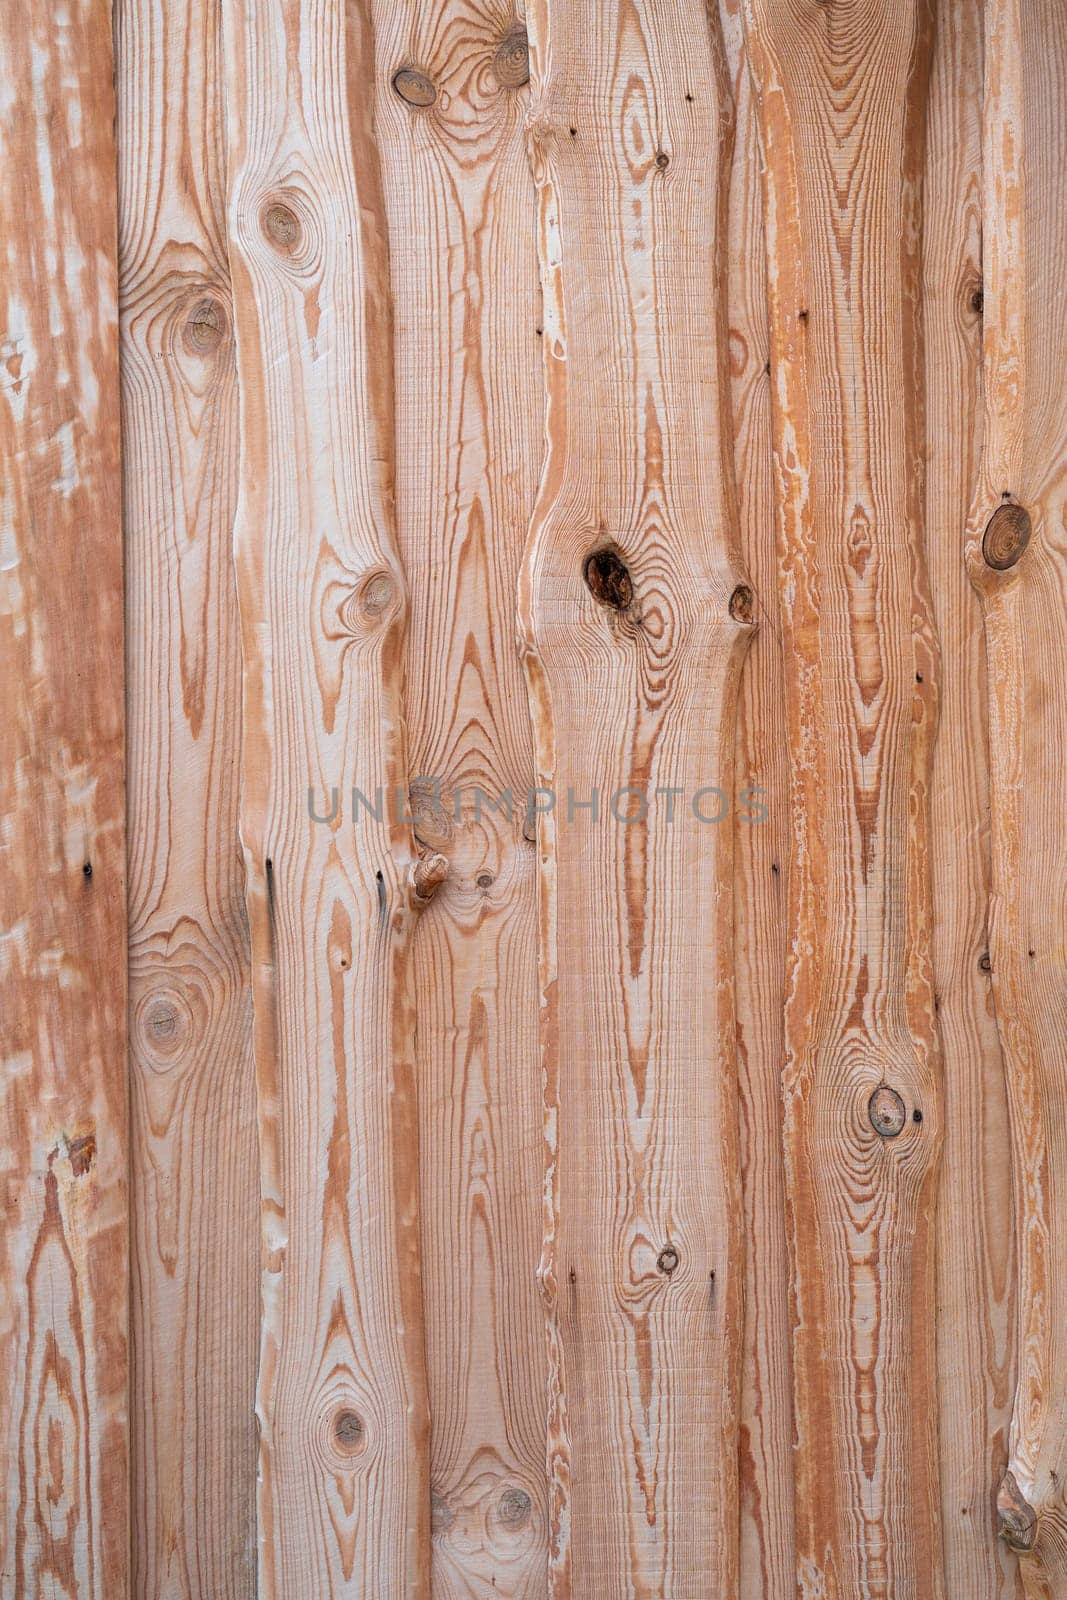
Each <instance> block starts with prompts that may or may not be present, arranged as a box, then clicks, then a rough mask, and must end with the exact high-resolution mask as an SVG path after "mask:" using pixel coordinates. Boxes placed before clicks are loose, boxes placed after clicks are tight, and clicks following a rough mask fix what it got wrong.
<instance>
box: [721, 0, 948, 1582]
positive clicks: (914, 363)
mask: <svg viewBox="0 0 1067 1600" xmlns="http://www.w3.org/2000/svg"><path fill="white" fill-rule="evenodd" d="M745 18H746V37H747V40H748V44H749V49H750V52H751V59H752V64H753V70H754V72H755V76H756V80H757V83H758V86H759V94H760V115H761V125H762V133H763V144H764V149H765V153H766V184H765V207H766V212H765V221H766V229H767V256H768V303H769V307H770V319H771V329H772V337H771V362H772V372H771V381H772V393H773V397H774V410H773V423H772V426H773V444H774V465H775V480H776V498H777V511H778V525H779V542H780V556H779V585H780V593H781V601H782V605H781V616H782V626H783V640H784V659H785V683H786V704H787V713H788V730H789V747H790V762H791V772H792V833H793V838H792V851H791V861H790V879H789V935H790V957H789V971H788V988H787V993H786V1007H785V1038H786V1067H785V1078H784V1092H785V1148H786V1171H787V1205H788V1209H789V1223H790V1234H791V1267H792V1282H791V1291H790V1292H791V1295H792V1297H793V1309H794V1324H795V1342H794V1390H795V1408H796V1412H795V1421H796V1430H797V1445H798V1449H797V1457H796V1471H797V1496H796V1514H797V1522H796V1539H797V1578H798V1589H799V1592H800V1593H801V1594H803V1595H805V1596H808V1595H819V1596H820V1600H823V1597H824V1600H851V1597H852V1596H855V1595H864V1596H866V1597H869V1600H936V1597H940V1596H941V1595H942V1594H943V1592H944V1591H943V1584H942V1565H943V1564H942V1560H941V1531H940V1521H939V1482H938V1461H937V1437H936V1393H935V1386H936V1369H935V1364H934V1351H935V1345H934V1321H933V1317H932V1315H931V1312H932V1307H933V1304H934V1293H935V1279H934V1266H935V1259H934V1244H935V1235H934V1208H935V1202H936V1185H937V1169H938V1154H939V1147H940V1141H941V1111H940V1087H941V1074H940V1063H939V1059H938V1047H937V1030H936V1023H935V1016H934V989H933V974H932V967H931V948H930V941H931V926H930V925H931V908H930V862H929V828H928V814H929V787H930V758H931V749H932V742H933V736H934V731H935V724H936V715H937V670H938V661H937V645H936V639H935V636H934V629H933V620H932V615H931V605H930V598H929V590H928V582H927V575H926V572H925V567H924V549H923V510H924V507H923V474H922V453H923V446H924V439H923V426H922V425H923V415H922V405H921V385H922V380H923V365H922V344H921V319H920V308H919V295H920V266H921V262H920V253H919V252H920V246H921V226H922V210H921V200H922V183H921V179H922V168H923V161H924V138H923V129H924V109H925V95H926V81H925V79H926V72H927V68H928V64H929V50H930V36H929V35H930V26H929V23H930V19H929V16H928V13H927V10H926V7H925V4H924V3H923V0H891V3H889V4H886V5H884V6H880V7H878V8H877V9H873V8H871V7H869V6H867V5H866V4H864V3H860V0H840V3H835V4H834V5H833V6H832V7H825V6H823V7H814V6H810V5H806V4H803V5H802V4H799V3H793V0H791V3H787V4H781V3H775V4H771V3H770V0H745Z"/></svg>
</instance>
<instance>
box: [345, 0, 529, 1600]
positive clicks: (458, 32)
mask: <svg viewBox="0 0 1067 1600" xmlns="http://www.w3.org/2000/svg"><path fill="white" fill-rule="evenodd" d="M374 15H375V24H376V25H375V40H376V50H377V60H378V71H377V96H378V106H377V112H376V126H377V129H378V134H379V138H380V140H381V145H382V169H383V182H384V188H385V195H386V203H387V210H388V217H389V228H390V237H391V240H392V244H393V248H392V250H391V268H392V284H393V306H394V343H395V365H396V386H397V397H396V433H397V525H398V529H397V531H398V538H399V542H400V553H401V557H402V559H403V563H404V569H405V572H406V574H407V577H408V584H409V589H410V621H409V627H408V649H407V673H406V692H405V720H406V723H407V729H408V743H409V770H410V772H411V775H412V780H413V783H412V787H413V790H414V794H413V805H412V814H413V815H414V816H415V818H416V822H415V832H416V835H417V837H418V839H419V840H420V842H421V843H422V845H423V846H424V847H425V848H427V849H440V850H443V851H445V853H446V854H447V856H448V858H449V862H450V868H451V870H450V874H449V879H448V882H447V883H446V884H445V885H443V886H442V888H441V889H440V890H439V892H438V894H437V896H436V897H435V899H434V902H433V904H432V906H430V907H429V908H428V909H427V910H426V912H425V913H424V914H423V916H422V917H421V918H420V923H419V929H418V935H417V938H416V941H415V951H414V956H415V991H416V1010H417V1016H418V1041H417V1042H418V1055H417V1074H418V1082H419V1126H420V1181H421V1206H420V1215H421V1220H422V1241H423V1290H424V1304H425V1321H426V1341H427V1361H428V1369H429V1388H430V1410H431V1416H432V1419H433V1429H432V1440H431V1485H430V1487H431V1500H432V1518H433V1556H434V1559H433V1592H434V1595H435V1596H437V1597H439V1600H469V1597H470V1596H472V1595H482V1594H486V1595H489V1594H492V1595H494V1596H498V1597H499V1600H508V1597H516V1600H518V1597H523V1600H539V1597H541V1600H543V1596H544V1593H545V1587H546V1583H547V1570H546V1539H547V1534H546V1520H545V1499H546V1494H545V1364H546V1363H545V1334H544V1311H543V1307H542V1305H541V1302H540V1297H539V1295H538V1292H537V1279H536V1269H537V1259H538V1254H539V1251H540V1241H541V1188H542V1154H541V1149H542V1147H541V1082H540V1073H539V1071H538V1058H537V923H536V912H537V905H536V893H537V890H536V857H535V852H534V848H533V846H532V844H531V843H530V842H529V841H528V840H527V839H526V838H524V836H523V825H524V808H525V803H526V794H527V791H528V790H529V788H530V787H531V785H532V784H533V781H534V777H533V749H532V740H531V734H530V722H529V716H528V714H527V706H526V694H525V689H524V685H523V679H522V667H521V664H520V662H519V659H518V655H517V652H516V650H515V585H516V580H517V576H518V570H519V564H520V561H521V559H522V551H523V546H524V543H525V538H526V530H527V526H528V524H529V519H530V511H531V508H532V506H533V500H534V494H535V491H536V487H537V473H538V470H539V468H540V464H541V455H542V450H543V438H544V395H543V387H542V382H541V346H540V340H539V338H538V334H537V328H538V322H539V319H540V314H541V304H540V294H539V292H538V284H537V252H536V239H535V221H536V215H535V206H534V189H533V181H532V178H531V176H530V167H529V160H528V156H527V149H526V135H525V126H524V119H525V113H526V109H527V105H528V91H527V89H526V87H525V82H526V77H527V75H528V71H529V66H528V59H527V53H526V37H525V32H524V31H523V29H522V27H521V25H519V24H517V22H516V20H515V17H514V15H513V14H512V12H511V11H510V9H509V8H508V7H506V6H502V5H501V4H499V3H498V0H420V3H419V4H408V3H405V4H398V3H396V0H376V3H375V6H374ZM413 67H417V68H418V69H419V71H420V72H421V73H422V74H423V76H424V79H425V81H426V83H427V84H429V85H430V86H431V88H432V90H433V92H434V99H433V101H432V103H431V104H430V105H428V106H423V105H419V104H412V102H411V101H410V99H405V98H404V92H406V91H405V80H403V79H397V81H396V83H395V85H394V78H395V75H396V74H397V73H398V71H401V70H403V69H409V70H410V69H412V68H413ZM425 97H426V96H425V95H423V98H425ZM509 794H510V795H511V796H512V802H513V803H512V807H511V815H510V817H509V816H508V815H507V814H506V811H505V810H503V809H501V810H494V809H493V807H494V806H495V805H496V803H497V802H498V801H499V802H500V804H501V806H502V807H503V806H505V805H506V801H505V800H503V799H501V797H503V796H507V795H509Z"/></svg>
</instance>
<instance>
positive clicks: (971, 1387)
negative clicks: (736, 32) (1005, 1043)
mask: <svg viewBox="0 0 1067 1600" xmlns="http://www.w3.org/2000/svg"><path fill="white" fill-rule="evenodd" d="M981 117H982V8H981V7H980V6H976V5H974V4H973V3H972V0H942V3H941V5H940V7H939V10H938V14H937V31H936V43H935V49H934V64H933V76H932V79H931V84H930V105H929V119H928V124H927V137H926V181H925V189H924V202H923V212H924V219H923V317H924V324H925V332H926V425H927V460H926V545H927V552H928V559H929V563H930V585H931V592H932V595H933V601H934V613H935V616H936V620H937V631H938V636H939V640H940V644H941V695H940V718H939V722H938V733H937V742H936V744H935V747H934V771H933V788H932V791H931V812H930V838H931V852H930V862H931V873H932V881H933V891H934V911H935V920H934V981H935V985H936V994H937V1011H938V1022H939V1026H940V1033H941V1047H942V1055H943V1060H944V1083H945V1142H944V1152H943V1164H942V1177H941V1187H940V1193H939V1197H938V1213H937V1216H938V1223H937V1242H938V1283H937V1309H936V1316H937V1332H938V1365H937V1392H938V1402H939V1407H938V1409H939V1417H940V1434H941V1504H942V1518H943V1526H944V1552H945V1593H946V1595H948V1596H949V1597H955V1596H957V1595H958V1596H961V1597H962V1596H966V1597H967V1600H1009V1597H1011V1596H1013V1595H1014V1594H1015V1585H1016V1567H1017V1564H1016V1561H1015V1558H1014V1556H1013V1555H1012V1553H1011V1551H1010V1550H1009V1549H1008V1547H1007V1545H1006V1544H1005V1543H1004V1541H1003V1540H1002V1539H998V1537H997V1526H996V1513H995V1506H994V1491H995V1488H996V1485H997V1484H998V1483H999V1481H1000V1478H1001V1475H1002V1473H1003V1470H1004V1465H1005V1458H1006V1454H1007V1445H1008V1422H1009V1418H1010V1412H1011V1396H1012V1375H1013V1371H1014V1366H1013V1357H1014V1337H1013V1335H1014V1328H1013V1320H1012V1319H1013V1311H1014V1251H1013V1240H1012V1229H1011V1205H1012V1199H1011V1168H1010V1162H1009V1161H1008V1160H1007V1159H1005V1157H1006V1152H1007V1150H1008V1128H1007V1098H1006V1091H1005V1083H1004V1063H1003V1060H1002V1058H1001V1052H1000V1044H999V1040H998V1038H997V1029H996V1018H995V1015H994V1009H993V994H992V986H991V982H990V976H989V972H988V970H986V969H987V967H988V962H987V961H986V960H985V959H984V958H985V956H986V953H987V949H988V930H987V927H986V918H987V906H988V897H989V788H988V755H987V727H986V716H985V659H984V649H983V642H982V619H981V610H980V607H979V604H978V598H977V596H976V595H975V593H974V591H973V589H972V588H971V585H970V583H969V581H968V578H967V569H966V564H965V562H964V561H963V560H962V559H961V547H962V540H963V532H964V529H965V527H966V524H967V515H968V511H969V509H970V501H971V495H972V493H973V489H974V483H975V476H976V472H977V467H978V455H979V446H980V441H981V422H982V405H981V338H982V295H983V290H982V201H981Z"/></svg>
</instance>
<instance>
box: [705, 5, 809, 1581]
mask: <svg viewBox="0 0 1067 1600" xmlns="http://www.w3.org/2000/svg"><path fill="white" fill-rule="evenodd" d="M721 11H722V18H723V34H724V38H725V42H726V47H727V52H728V56H729V61H730V75H731V81H732V83H733V88H734V100H735V104H736V107H737V135H736V140H735V145H734V157H733V167H732V171H731V177H730V215H729V229H728V235H729V266H728V274H727V280H726V288H727V293H728V296H729V302H728V303H729V312H730V344H729V351H730V378H731V390H732V396H733V434H734V461H735V464H736V473H735V475H736V480H737V502H738V505H737V509H738V526H739V529H740V533H741V547H742V553H743V556H744V561H745V565H746V567H747V569H748V571H749V572H750V573H751V575H752V582H753V588H754V590H755V593H756V595H757V596H758V599H759V606H758V615H759V628H758V630H757V632H756V635H755V638H754V639H753V641H752V648H751V650H750V651H749V653H748V655H747V656H746V658H745V667H744V671H743V673H742V675H741V690H740V699H739V703H738V718H737V750H736V758H735V790H736V792H737V793H738V794H739V795H740V793H741V792H742V791H743V790H745V789H748V790H749V791H750V792H751V793H752V803H751V804H750V805H745V806H739V807H738V809H737V811H736V813H735V817H734V822H735V828H734V964H735V974H734V981H735V985H736V994H737V1047H738V1048H737V1061H738V1092H739V1106H740V1127H741V1172H742V1196H743V1202H744V1225H745V1241H746V1249H745V1336H744V1366H743V1384H742V1393H741V1431H740V1456H739V1473H740V1492H741V1546H740V1560H741V1568H740V1586H739V1594H740V1596H741V1600H794V1596H795V1592H796V1549H795V1543H794V1533H793V1495H794V1485H793V1385H792V1349H793V1335H792V1329H791V1327H790V1320H789V1255H788V1245H787V1240H786V1228H785V1177H784V1170H783V1158H782V1059H783V1055H784V1051H785V1043H784V1036H783V1007H784V1000H785V994H784V991H785V962H786V910H787V907H786V883H787V878H788V869H789V753H788V752H789V745H788V733H787V728H786V717H785V687H784V683H783V678H782V640H781V627H780V625H779V622H778V615H777V611H778V603H777V546H776V540H775V530H774V489H773V484H772V481H771V415H770V408H771V395H770V360H769V341H770V329H769V327H768V325H767V265H766V259H765V251H764V242H763V194H762V184H761V162H760V148H759V120H758V113H757V107H756V101H755V95H754V91H753V85H752V76H751V73H750V71H749V65H748V57H747V52H746V50H745V42H744V33H743V28H742V20H741V6H740V0H723V4H722V6H721ZM754 817H758V818H760V820H759V821H753V820H752V819H753V818H754Z"/></svg>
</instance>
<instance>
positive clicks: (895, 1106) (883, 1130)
mask: <svg viewBox="0 0 1067 1600" xmlns="http://www.w3.org/2000/svg"><path fill="white" fill-rule="evenodd" d="M867 1115H868V1117H869V1118H870V1123H871V1127H872V1128H873V1129H874V1131H875V1133H877V1134H878V1135H879V1136H880V1137H881V1138H883V1139H895V1138H896V1136H897V1134H898V1133H899V1132H900V1131H901V1129H902V1128H903V1126H904V1123H905V1120H906V1115H907V1114H906V1112H905V1109H904V1102H903V1100H902V1099H901V1098H900V1096H899V1094H897V1091H896V1090H895V1089H891V1088H890V1087H889V1085H888V1084H887V1083H883V1084H880V1085H879V1087H878V1088H877V1089H876V1090H875V1091H874V1093H873V1094H872V1095H871V1098H870V1099H869V1100H868V1102H867Z"/></svg>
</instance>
